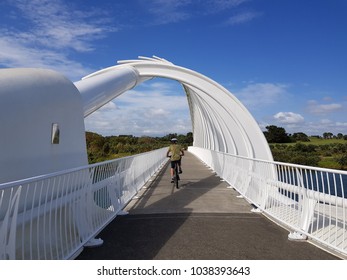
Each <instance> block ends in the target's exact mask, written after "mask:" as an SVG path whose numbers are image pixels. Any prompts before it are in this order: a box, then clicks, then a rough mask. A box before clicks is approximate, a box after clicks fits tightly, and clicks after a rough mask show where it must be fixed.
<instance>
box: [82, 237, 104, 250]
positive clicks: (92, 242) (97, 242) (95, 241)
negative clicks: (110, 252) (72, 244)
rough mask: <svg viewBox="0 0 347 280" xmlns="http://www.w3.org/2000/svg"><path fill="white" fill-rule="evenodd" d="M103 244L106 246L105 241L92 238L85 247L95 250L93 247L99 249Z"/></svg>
mask: <svg viewBox="0 0 347 280" xmlns="http://www.w3.org/2000/svg"><path fill="white" fill-rule="evenodd" d="M102 244H104V240H102V239H101V238H98V239H96V238H92V239H90V240H89V241H88V242H87V243H86V244H84V247H87V248H93V247H99V246H101V245H102Z"/></svg>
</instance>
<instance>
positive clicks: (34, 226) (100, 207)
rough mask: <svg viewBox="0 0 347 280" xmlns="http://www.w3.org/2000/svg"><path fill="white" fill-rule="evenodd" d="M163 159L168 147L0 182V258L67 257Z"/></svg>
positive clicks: (121, 205)
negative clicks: (14, 180) (42, 174)
mask: <svg viewBox="0 0 347 280" xmlns="http://www.w3.org/2000/svg"><path fill="white" fill-rule="evenodd" d="M166 162H167V158H166V148H163V149H159V150H155V151H152V152H148V153H143V154H140V155H135V156H131V157H126V158H121V159H117V160H112V161H106V162H103V163H99V164H93V165H88V166H85V167H81V168H76V169H71V170H67V171H62V172H58V173H54V174H49V175H44V176H39V177H35V178H30V179H26V180H21V181H16V182H10V183H5V184H0V259H17V260H31V259H44V260H46V259H71V258H74V256H75V255H76V254H77V253H78V252H79V251H80V250H81V249H82V248H83V246H84V245H85V244H86V243H87V242H88V241H90V240H93V238H94V237H95V236H96V235H97V234H98V233H99V232H100V231H101V230H102V229H103V228H104V227H105V226H106V225H107V224H108V223H109V222H111V221H112V220H113V219H114V218H115V217H116V216H117V214H119V213H120V212H121V211H122V209H123V208H124V207H125V206H126V204H127V203H128V202H129V201H130V200H131V199H132V198H133V197H134V196H135V195H136V193H137V192H138V191H139V189H140V188H141V187H142V186H144V185H145V183H146V182H147V181H148V180H149V178H150V177H151V176H152V175H154V174H155V172H157V171H158V170H160V169H161V168H162V166H163V165H164V164H165V163H166Z"/></svg>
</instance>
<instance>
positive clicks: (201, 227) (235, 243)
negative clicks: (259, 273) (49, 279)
mask: <svg viewBox="0 0 347 280" xmlns="http://www.w3.org/2000/svg"><path fill="white" fill-rule="evenodd" d="M182 166H183V174H181V181H180V189H178V190H177V189H175V188H174V186H173V184H172V183H170V176H169V166H166V168H164V169H163V170H162V171H161V172H160V173H159V174H158V175H157V176H156V177H155V178H154V180H153V181H152V182H151V183H150V184H149V185H148V186H146V187H145V188H143V189H142V190H141V192H140V193H139V194H138V197H139V198H138V199H134V200H132V201H131V203H129V204H128V205H127V207H126V210H127V211H128V212H129V215H126V216H117V217H116V219H115V220H114V221H112V222H111V223H110V224H109V225H108V226H107V227H106V228H105V229H104V230H103V231H102V232H101V233H100V235H99V236H98V237H100V238H102V239H103V240H104V244H103V245H102V246H101V247H97V248H85V249H84V250H83V252H82V253H81V254H80V255H79V256H78V257H77V259H79V260H87V259H89V260H90V259H94V260H97V259H100V260H116V259H123V260H126V259H132V260H134V259H137V260H151V259H157V260H160V259H161V260H165V259H169V260H180V259H182V260H198V259H212V260H219V259H234V260H260V259H265V260H275V259H277V260H304V259H311V260H320V259H321V260H329V259H338V258H337V257H335V256H333V255H331V254H329V253H327V252H325V251H323V250H321V249H319V248H317V247H316V246H314V245H312V244H310V243H309V242H293V241H289V240H288V231H286V230H285V229H283V228H281V227H279V226H277V225H276V224H274V223H273V222H271V221H270V220H268V219H267V218H266V217H264V216H263V215H262V214H258V213H253V212H251V211H250V210H251V205H249V204H248V203H247V202H246V201H245V200H244V199H242V198H238V197H237V196H238V193H237V192H236V191H235V190H233V189H230V188H227V187H228V184H227V183H225V182H223V181H221V179H220V178H219V177H217V176H215V174H214V173H212V171H211V170H209V169H208V168H207V167H206V166H204V165H203V164H202V163H201V162H200V161H199V160H198V159H196V158H195V157H194V156H193V155H192V154H190V153H188V152H187V153H186V156H185V157H184V158H183V165H182Z"/></svg>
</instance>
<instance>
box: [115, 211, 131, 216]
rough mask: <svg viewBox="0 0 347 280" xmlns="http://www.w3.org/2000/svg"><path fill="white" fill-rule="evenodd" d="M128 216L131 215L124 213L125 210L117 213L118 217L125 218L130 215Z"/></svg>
mask: <svg viewBox="0 0 347 280" xmlns="http://www.w3.org/2000/svg"><path fill="white" fill-rule="evenodd" d="M128 214H129V212H127V211H124V210H121V211H119V212H118V213H117V215H118V216H125V215H128Z"/></svg>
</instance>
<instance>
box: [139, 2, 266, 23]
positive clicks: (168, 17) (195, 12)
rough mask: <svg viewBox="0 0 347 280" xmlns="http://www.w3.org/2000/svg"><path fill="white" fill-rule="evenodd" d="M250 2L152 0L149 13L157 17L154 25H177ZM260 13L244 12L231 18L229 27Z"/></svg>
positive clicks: (148, 4) (149, 3) (148, 3)
mask: <svg viewBox="0 0 347 280" xmlns="http://www.w3.org/2000/svg"><path fill="white" fill-rule="evenodd" d="M245 2H249V0H194V1H193V0H152V1H147V2H146V5H147V6H148V11H149V12H150V13H151V14H152V15H153V16H154V17H155V19H154V21H153V22H152V24H168V23H176V22H181V21H185V20H188V19H191V18H193V17H200V16H207V15H211V14H217V13H220V12H225V11H226V10H230V9H235V8H237V7H239V6H240V5H242V4H243V3H245ZM259 15H260V13H256V12H244V13H241V14H237V15H235V16H234V17H232V18H230V19H229V20H228V22H227V24H228V25H233V24H241V23H245V22H248V21H251V20H252V19H254V18H256V17H258V16H259Z"/></svg>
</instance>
